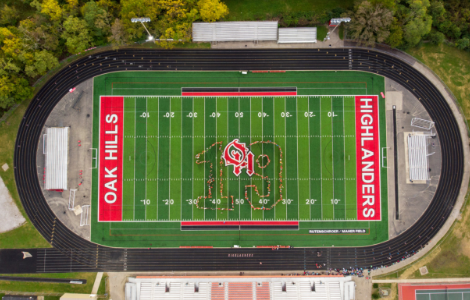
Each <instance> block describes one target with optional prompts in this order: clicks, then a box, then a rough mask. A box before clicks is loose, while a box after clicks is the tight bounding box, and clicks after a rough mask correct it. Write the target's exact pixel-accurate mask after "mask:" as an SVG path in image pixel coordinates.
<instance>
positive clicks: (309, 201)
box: [305, 199, 317, 204]
mask: <svg viewBox="0 0 470 300" xmlns="http://www.w3.org/2000/svg"><path fill="white" fill-rule="evenodd" d="M305 200H307V203H305V204H315V202H317V199H305Z"/></svg>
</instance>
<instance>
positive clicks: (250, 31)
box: [193, 21, 278, 42]
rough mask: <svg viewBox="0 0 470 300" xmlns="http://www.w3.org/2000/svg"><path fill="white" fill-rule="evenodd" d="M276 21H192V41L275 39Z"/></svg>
mask: <svg viewBox="0 0 470 300" xmlns="http://www.w3.org/2000/svg"><path fill="white" fill-rule="evenodd" d="M277 23H278V22H277V21H276V22H272V21H261V22H214V23H193V41H194V42H234V41H276V40H277V28H278V24H277Z"/></svg>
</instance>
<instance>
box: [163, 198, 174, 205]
mask: <svg viewBox="0 0 470 300" xmlns="http://www.w3.org/2000/svg"><path fill="white" fill-rule="evenodd" d="M162 201H163V203H165V205H172V204H175V200H173V199H165V200H162Z"/></svg>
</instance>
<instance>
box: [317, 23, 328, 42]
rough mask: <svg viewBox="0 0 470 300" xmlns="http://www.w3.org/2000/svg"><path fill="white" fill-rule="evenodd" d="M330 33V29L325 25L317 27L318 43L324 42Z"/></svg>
mask: <svg viewBox="0 0 470 300" xmlns="http://www.w3.org/2000/svg"><path fill="white" fill-rule="evenodd" d="M327 33H328V27H326V26H325V25H319V26H317V41H320V42H321V41H323V40H324V39H325V37H326V34H327Z"/></svg>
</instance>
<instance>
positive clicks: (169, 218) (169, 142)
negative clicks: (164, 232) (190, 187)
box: [168, 98, 171, 221]
mask: <svg viewBox="0 0 470 300" xmlns="http://www.w3.org/2000/svg"><path fill="white" fill-rule="evenodd" d="M169 102H170V109H169V110H170V117H169V118H168V119H169V121H170V125H169V127H170V128H169V136H170V138H169V139H168V144H169V152H168V155H169V156H170V161H171V98H170V100H169ZM168 179H171V165H169V166H168ZM170 203H171V180H168V221H170V220H171V217H170V207H171V204H170Z"/></svg>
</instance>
